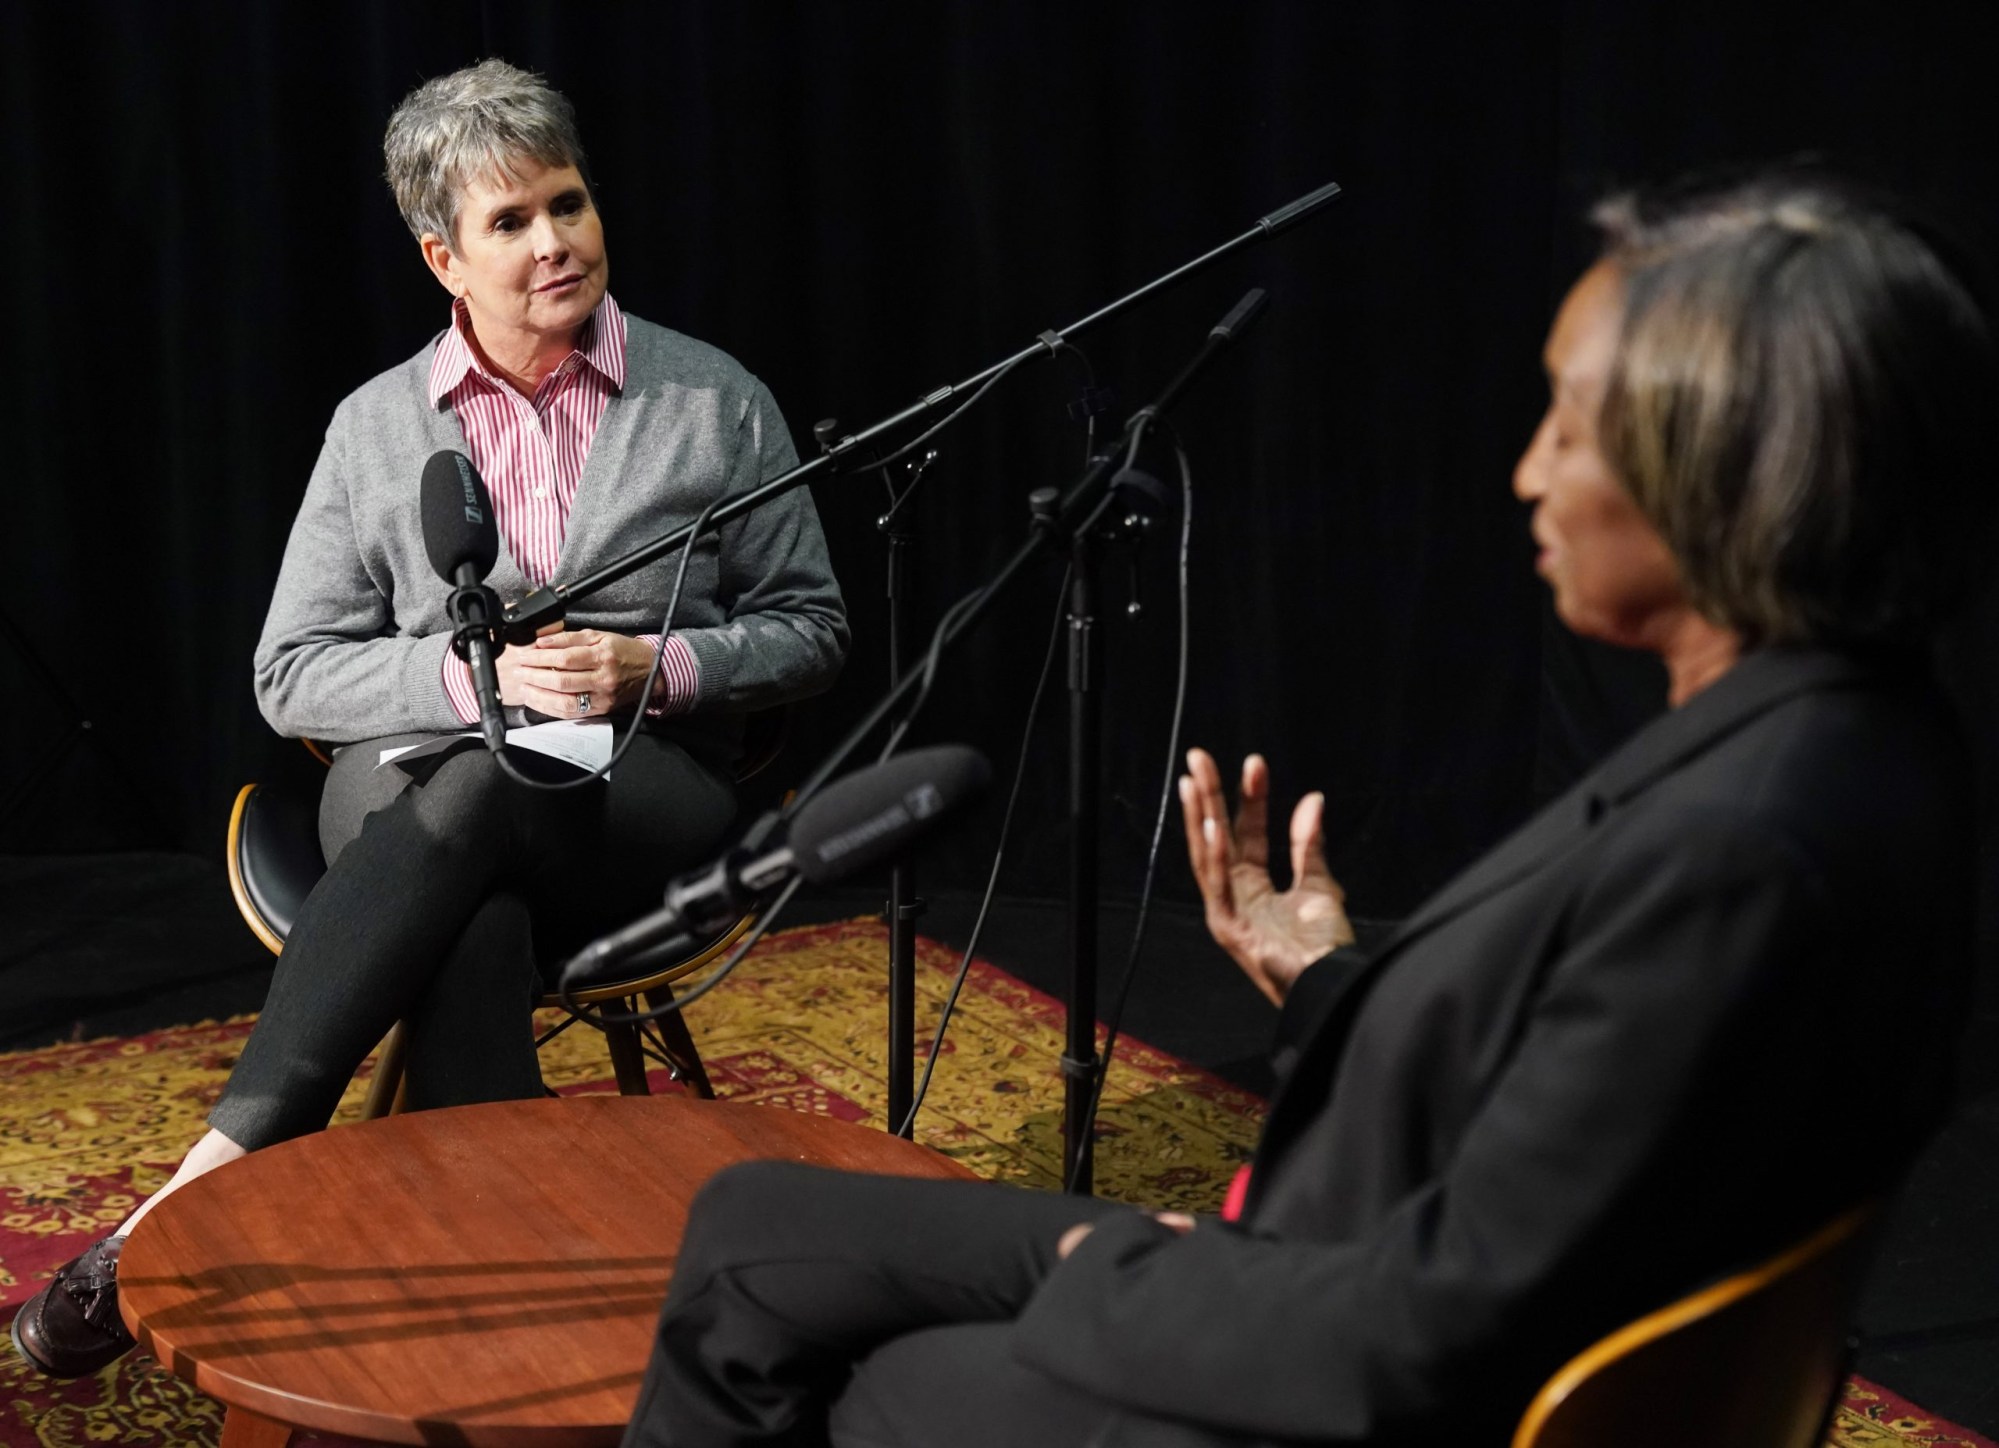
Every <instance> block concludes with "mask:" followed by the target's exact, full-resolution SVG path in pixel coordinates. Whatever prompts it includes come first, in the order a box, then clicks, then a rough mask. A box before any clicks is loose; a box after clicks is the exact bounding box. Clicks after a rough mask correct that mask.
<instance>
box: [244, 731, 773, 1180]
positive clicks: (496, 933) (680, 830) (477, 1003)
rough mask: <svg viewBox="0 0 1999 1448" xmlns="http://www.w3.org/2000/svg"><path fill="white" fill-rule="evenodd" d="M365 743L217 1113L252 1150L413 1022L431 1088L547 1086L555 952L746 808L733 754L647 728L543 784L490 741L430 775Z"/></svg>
mask: <svg viewBox="0 0 1999 1448" xmlns="http://www.w3.org/2000/svg"><path fill="white" fill-rule="evenodd" d="M425 737H428V736H424V735H407V736H395V737H391V738H387V739H377V740H370V741H368V742H367V743H364V744H355V745H350V746H348V747H347V748H345V749H343V750H341V751H340V753H339V754H338V755H336V756H335V759H334V762H333V768H332V769H331V771H330V772H329V774H328V778H327V782H326V793H325V795H324V797H323V798H322V801H321V805H320V841H321V844H322V846H324V848H325V852H326V856H327V859H328V860H329V861H330V864H329V866H328V868H327V871H326V874H325V875H324V876H323V877H322V878H321V879H320V882H319V884H318V885H317V886H316V887H315V888H314V889H313V892H312V894H311V895H310V896H309V897H308V898H307V900H306V902H305V904H304V906H303V907H302V908H301V909H300V911H299V916H298V919H297V921H296V922H294V924H293V927H292V932H291V935H290V937H289V938H288V939H287V940H286V942H285V949H284V953H283V954H282V955H281V956H279V957H278V964H277V970H276V973H275V974H274V975H273V977H272V980H271V989H270V993H269V995H268V996H267V997H266V999H265V1002H264V1009H263V1014H262V1015H261V1017H260V1018H259V1019H258V1022H257V1026H256V1029H255V1030H254V1031H252V1032H251V1034H250V1039H249V1041H248V1042H247V1043H246V1044H245V1046H244V1049H243V1055H242V1059H241V1060H240V1061H238V1063H237V1065H236V1069H235V1070H234V1071H233V1072H232V1073H231V1075H230V1077H229V1084H228V1085H227V1087H225V1088H224V1091H223V1094H222V1099H221V1100H220V1101H219V1102H217V1104H216V1106H215V1109H214V1110H213V1111H212V1112H210V1113H209V1117H208V1122H209V1125H210V1126H212V1127H214V1128H215V1129H216V1130H218V1131H220V1132H221V1133H222V1134H223V1135H225V1136H227V1137H228V1138H229V1139H230V1140H231V1141H234V1142H236V1143H237V1144H238V1145H240V1146H243V1147H246V1148H248V1149H250V1150H256V1149H258V1148H260V1147H265V1146H269V1145H271V1144H272V1143H274V1142H278V1141H284V1140H287V1139H288V1138H291V1137H294V1136H302V1135H304V1134H305V1133H307V1132H310V1131H317V1130H320V1129H321V1128H323V1127H324V1126H325V1125H326V1123H327V1121H328V1120H329V1119H330V1118H331V1117H332V1115H333V1109H334V1107H335V1106H337V1105H338V1104H339V1101H340V1095H341V1092H342V1091H343V1090H344V1089H345V1087H346V1084H347V1082H348V1080H349V1079H350V1078H351V1077H352V1076H353V1074H354V1069H355V1067H356V1066H358V1065H359V1064H360V1063H361V1061H362V1059H363V1058H364V1057H365V1056H366V1055H367V1054H368V1052H369V1051H370V1050H372V1049H373V1048H374V1046H375V1044H376V1043H377V1042H378V1041H380V1040H381V1038H382V1036H383V1035H384V1034H386V1032H387V1031H388V1029H389V1027H390V1026H391V1025H393V1024H394V1023H395V1022H397V1021H398V1020H402V1021H407V1022H408V1024H409V1054H408V1063H407V1067H406V1071H407V1075H406V1078H405V1079H406V1082H407V1087H406V1090H407V1099H408V1102H409V1104H410V1105H411V1106H413V1107H426V1106H446V1105H461V1104H465V1103H468V1102H474V1101H505V1100H519V1099H524V1098H529V1097H534V1096H538V1095H540V1094H541V1089H542V1087H541V1073H540V1070H539V1069H538V1067H537V1066H536V1064H535V1053H534V1033H533V1026H532V1023H531V1020H530V1017H529V1008H530V1006H531V1004H532V1003H533V1001H534V1000H535V999H536V998H537V996H538V995H539V994H540V991H541V988H542V983H541V976H540V972H539V970H538V968H537V959H538V958H540V959H545V960H549V961H551V962H554V961H556V960H558V959H559V958H560V956H559V954H558V952H562V953H566V952H567V951H570V950H573V949H575V948H576V946H578V945H580V944H582V943H583V942H584V941H586V940H588V939H590V938H592V937H593V936H594V935H596V934H598V933H601V932H603V931H605V930H608V929H611V928H613V927H615V926H617V925H621V924H623V923H625V921H627V920H628V919H630V918H631V917H633V916H635V915H638V914H640V913H642V912H644V911H646V910H649V909H651V908H653V907H654V906H656V905H657V904H658V903H659V895H660V890H661V888H662V887H663V886H664V885H665V883H666V880H667V877H668V876H669V875H670V874H672V873H673V872H674V871H676V870H680V869H684V868H686V867H688V866H690V865H694V864H697V863H699V862H700V861H701V860H703V859H704V858H706V857H707V856H708V855H710V854H711V853H713V852H714V850H715V849H716V848H717V847H718V846H719V845H720V844H721V842H722V839H723V837H724V836H725V835H726V834H727V832H728V829H729V826H730V824H731V823H732V821H733V820H734V818H735V814H736V791H735V784H734V782H733V781H732V780H731V779H730V777H729V775H728V773H727V772H726V771H725V770H724V769H722V768H721V767H720V766H719V765H713V764H707V763H703V762H701V761H700V760H697V759H696V758H694V757H693V756H692V755H690V754H689V753H688V752H687V751H686V750H684V749H682V748H681V747H680V746H679V745H678V744H676V743H673V742H671V741H670V740H667V739H663V738H660V737H658V736H655V735H641V736H640V737H639V738H638V739H637V740H635V741H634V742H633V745H632V748H631V750H630V751H629V752H628V753H627V754H626V755H625V757H624V758H623V759H622V760H620V761H619V762H618V766H617V768H616V769H614V770H613V771H612V773H611V778H610V779H609V781H607V782H601V783H597V784H593V785H590V786H588V787H586V788H582V789H574V790H563V791H560V792H550V791H545V790H531V789H528V788H526V787H524V786H522V785H520V784H518V783H517V782H515V781H513V780H511V779H508V778H507V777H506V776H505V775H503V774H501V773H500V770H499V767H498V766H497V765H496V764H494V762H493V760H492V759H491V757H490V756H489V755H487V754H486V753H485V751H484V750H470V751H467V752H464V753H460V754H455V755H452V756H451V757H449V758H447V759H446V760H445V761H444V762H443V763H442V764H441V765H439V766H437V768H436V770H435V772H434V773H432V774H430V775H429V776H428V777H427V778H425V779H424V780H423V782H422V783H414V782H412V781H411V777H410V775H409V774H407V773H406V772H405V771H403V770H402V769H401V768H399V767H397V766H396V765H394V764H391V765H389V766H387V767H386V768H383V769H379V770H378V769H376V768H375V764H376V761H377V760H378V759H379V757H380V752H381V750H383V749H385V748H392V747H394V746H396V745H398V744H404V743H414V742H416V741H417V740H419V739H422V738H425Z"/></svg>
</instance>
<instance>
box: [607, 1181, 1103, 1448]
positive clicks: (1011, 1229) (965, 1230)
mask: <svg viewBox="0 0 1999 1448" xmlns="http://www.w3.org/2000/svg"><path fill="white" fill-rule="evenodd" d="M1132 1210H1134V1208H1131V1207H1125V1206H1118V1205H1115V1204H1112V1203H1107V1202H1100V1201H1096V1200H1093V1199H1090V1198H1082V1197H1069V1196H1060V1195H1057V1194H1054V1193H1051V1192H1032V1191H1026V1190H1023V1189H1021V1188H1018V1187H1008V1186H999V1185H996V1184H993V1183H988V1182H950V1181H922V1180H912V1179H908V1178H901V1177H875V1176H863V1175H858V1174H854V1173H848V1172H836V1171H828V1170H825V1169H822V1168H817V1167H805V1166H797V1165H793V1164H790V1163H778V1162H752V1163H749V1164H746V1165H743V1166H737V1167H732V1168H730V1169H729V1170H727V1171H724V1172H722V1173H720V1174H718V1175H717V1176H716V1177H715V1178H714V1179H713V1180H711V1181H710V1182H709V1183H708V1185H707V1186H706V1187H704V1188H703V1189H702V1191H701V1194H700V1195H699V1196H698V1197H696V1198H695V1200H694V1204H693V1207H692V1208H691V1210H690V1213H689V1217H688V1223H687V1235H686V1237H685V1239H684V1241H683V1242H682V1245H681V1250H680V1257H679V1260H678V1261H677V1262H676V1263H675V1265H674V1273H673V1284H672V1286H671V1288H670V1289H669V1290H668V1293H667V1300H666V1308H665V1310H664V1312H663V1313H662V1314H661V1316H660V1324H659V1335H658V1338H657V1340H656V1341H655V1343H654V1347H653V1355H652V1361H651V1364H650V1366H649V1367H648V1368H647V1371H646V1378H645V1383H644V1386H643V1387H642V1388H641V1389H640V1391H639V1400H638V1407H637V1409H636V1411H635V1412H634V1414H633V1417H632V1423H631V1427H630V1428H629V1429H628V1430H627V1431H626V1434H625V1439H624V1443H625V1448H721V1445H725V1444H726V1445H749V1444H783V1445H786V1448H802V1445H806V1444H812V1445H824V1444H827V1443H832V1444H837V1445H841V1448H943V1445H950V1448H999V1445H1016V1448H1018V1445H1034V1448H1060V1445H1069V1444H1075V1445H1081V1444H1085V1443H1088V1442H1089V1441H1090V1440H1091V1439H1092V1438H1093V1437H1095V1436H1097V1434H1098V1433H1099V1432H1100V1431H1101V1430H1102V1429H1103V1427H1104V1425H1105V1424H1106V1423H1107V1422H1108V1421H1109V1420H1110V1418H1111V1417H1112V1415H1113V1413H1114V1411H1115V1410H1114V1409H1113V1408H1112V1407H1111V1406H1110V1405H1108V1404H1105V1403H1103V1402H1100V1401H1098V1400H1096V1399H1094V1398H1092V1397H1090V1396H1089V1395H1088V1394H1085V1393H1083V1392H1080V1391H1078V1390H1077V1389H1075V1388H1072V1387H1070V1386H1068V1385H1067V1384H1065V1383H1062V1382H1059V1381H1057V1380H1056V1379H1054V1378H1051V1377H1049V1376H1047V1375H1046V1374H1044V1373H1041V1372H1038V1371H1036V1370H1034V1369H1031V1368H1028V1367H1026V1366H1024V1365H1022V1364H1020V1363H1018V1362H1016V1361H1015V1360H1014V1358H1013V1354H1012V1351H1011V1343H1012V1339H1013V1336H1014V1332H1015V1327H1014V1322H1013V1319H1014V1317H1015V1315H1016V1314H1017V1313H1018V1312H1019V1311H1020V1310H1021V1308H1022V1307H1023V1306H1024V1305H1025V1304H1026V1302H1027V1300H1028V1298H1029V1297H1031V1296H1032V1295H1033V1293H1034V1290H1035V1288H1036V1287H1037V1286H1039V1285H1040V1283H1041V1281H1042V1279H1043V1278H1044V1277H1046V1276H1047V1274H1048V1273H1049V1271H1050V1270H1051V1269H1052V1268H1053V1267H1054V1265H1055V1262H1056V1255H1055V1246H1056V1243H1057V1241H1059V1240H1060V1238H1061V1236H1062V1233H1063V1232H1064V1231H1066V1230H1067V1229H1068V1228H1070V1227H1072V1226H1074V1225H1075V1224H1076V1223H1078V1222H1083V1221H1093V1220H1096V1219H1097V1218H1100V1217H1103V1216H1105V1215H1108V1214H1110V1213H1113V1212H1129V1211H1132Z"/></svg>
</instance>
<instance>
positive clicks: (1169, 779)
mask: <svg viewBox="0 0 1999 1448" xmlns="http://www.w3.org/2000/svg"><path fill="white" fill-rule="evenodd" d="M1154 426H1156V427H1159V428H1162V429H1163V430H1164V431H1165V432H1166V433H1167V435H1168V436H1169V437H1170V438H1171V439H1172V443H1173V456H1174V458H1175V459H1176V460H1177V461H1178V463H1179V466H1180V560H1179V574H1180V580H1179V581H1180V648H1179V655H1180V657H1179V668H1178V674H1177V677H1176V679H1175V681H1174V685H1173V722H1172V724H1171V725H1170V726H1169V727H1168V729H1167V738H1166V780H1165V783H1164V785H1163V786H1162V788H1161V789H1160V793H1159V812H1158V814H1157V815H1156V816H1155V817H1154V818H1153V822H1152V844H1151V847H1150V849H1149V850H1148V851H1147V852H1146V859H1145V883H1144V884H1143V886H1141V887H1140V890H1139V895H1138V919H1137V921H1136V922H1135V923H1134V924H1133V926H1132V932H1131V947H1130V949H1129V950H1128V951H1127V952H1126V954H1125V961H1124V975H1123V978H1122V979H1121V980H1119V982H1118V993H1117V1001H1116V1003H1115V1004H1114V1005H1113V1006H1112V1007H1111V1013H1110V1015H1109V1017H1108V1018H1107V1019H1106V1021H1105V1029H1104V1049H1103V1053H1102V1058H1101V1059H1100V1060H1099V1061H1098V1063H1097V1067H1096V1070H1095V1072H1094V1073H1093V1074H1094V1075H1095V1077H1096V1080H1095V1082H1094V1083H1093V1084H1092V1086H1091V1088H1090V1109H1089V1111H1088V1112H1087V1113H1085V1115H1084V1117H1083V1120H1082V1121H1081V1122H1079V1123H1077V1125H1076V1127H1075V1132H1076V1135H1075V1137H1074V1139H1075V1140H1078V1141H1087V1140H1089V1139H1090V1134H1091V1133H1092V1132H1094V1131H1095V1130H1096V1125H1097V1108H1098V1107H1099V1106H1101V1105H1102V1104H1103V1099H1104V1082H1105V1081H1106V1080H1108V1079H1109V1078H1110V1072H1111V1057H1112V1055H1113V1053H1115V1052H1116V1050H1117V1042H1118V1026H1119V1023H1120V1022H1121V1021H1122V1020H1123V1019H1124V1008H1125V1002H1126V1001H1127V1000H1128V999H1129V998H1130V996H1131V983H1132V980H1133V979H1134V978H1135V977H1136V975H1137V973H1138V957H1139V951H1140V949H1141V947H1142V946H1143V945H1144V943H1145V926H1146V922H1147V920H1148V919H1149V917H1150V914H1151V909H1152V891H1153V886H1154V885H1155V884H1156V883H1157V881H1158V878H1159V846H1160V842H1161V840H1162V839H1164V837H1165V832H1166V816H1167V813H1168V811H1169V809H1170V808H1171V805H1172V801H1173V796H1174V794H1175V793H1176V791H1175V789H1174V781H1175V780H1176V779H1178V778H1179V776H1180V772H1181V762H1180V728H1181V723H1182V721H1183V719H1184V717H1185V714H1186V708H1187V655H1188V634H1189V627H1188V624H1189V619H1188V603H1187V593H1188V588H1187V575H1188V567H1187V560H1188V554H1189V551H1190V550H1189V543H1190V541H1191V539H1192V536H1193V524H1194V470H1193V467H1192V466H1191V465H1190V464H1189V462H1188V460H1187V449H1186V445H1185V444H1184V443H1183V442H1182V441H1181V439H1180V434H1179V431H1178V430H1177V429H1176V428H1174V427H1173V425H1172V424H1171V423H1169V422H1166V421H1165V420H1163V419H1160V420H1157V421H1155V423H1154ZM1135 452H1136V450H1135V449H1134V453H1135ZM1126 466H1130V458H1129V457H1127V459H1126ZM1089 1159H1090V1157H1089V1155H1088V1154H1087V1153H1085V1152H1080V1151H1079V1152H1077V1153H1076V1164H1075V1167H1074V1168H1073V1169H1072V1170H1071V1172H1070V1174H1069V1180H1068V1181H1067V1182H1066V1183H1065V1184H1064V1188H1065V1190H1067V1191H1070V1192H1073V1191H1075V1190H1076V1188H1077V1186H1078V1185H1079V1184H1080V1183H1081V1181H1082V1179H1083V1164H1084V1163H1085V1162H1087V1161H1089Z"/></svg>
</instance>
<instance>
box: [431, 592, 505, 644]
mask: <svg viewBox="0 0 1999 1448" xmlns="http://www.w3.org/2000/svg"><path fill="white" fill-rule="evenodd" d="M444 607H445V612H446V613H448V614H449V615H450V617H451V621H452V624H453V627H452V630H451V652H453V653H454V654H456V655H458V657H459V658H461V659H464V660H466V661H467V662H468V663H469V662H470V661H471V652H470V651H471V647H472V641H473V640H474V639H480V638H482V639H484V640H485V641H486V644H487V646H488V647H493V646H495V644H496V642H497V641H496V640H495V639H494V637H493V632H494V629H493V626H494V624H495V622H496V621H497V620H498V619H499V617H500V595H499V594H497V593H495V592H493V590H492V589H490V588H488V587H487V586H486V585H485V584H483V583H468V584H463V585H461V586H460V587H457V588H454V589H452V590H451V596H450V597H449V598H447V599H446V600H445V604H444Z"/></svg>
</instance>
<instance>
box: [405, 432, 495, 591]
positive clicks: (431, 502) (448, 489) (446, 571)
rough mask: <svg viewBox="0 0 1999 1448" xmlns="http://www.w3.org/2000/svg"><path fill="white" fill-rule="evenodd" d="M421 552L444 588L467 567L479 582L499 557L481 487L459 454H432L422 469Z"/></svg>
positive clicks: (488, 502)
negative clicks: (435, 571) (463, 565)
mask: <svg viewBox="0 0 1999 1448" xmlns="http://www.w3.org/2000/svg"><path fill="white" fill-rule="evenodd" d="M423 551H424V552H425V553H427V554H429V555H430V566H431V567H432V568H435V569H436V570H437V576H438V577H440V578H442V579H443V580H444V581H445V582H447V583H456V582H457V581H458V566H459V565H460V564H461V563H470V564H472V565H473V566H474V567H475V568H476V569H477V570H478V574H479V577H481V578H484V577H485V576H486V575H487V574H488V573H491V572H492V571H493V564H494V563H496V562H497V561H498V560H499V557H500V528H499V525H498V524H497V523H496V522H495V521H494V520H493V501H492V499H491V498H489V497H487V496H486V485H485V483H484V482H482V481H481V480H480V478H479V473H478V470H477V469H476V468H474V467H473V466H472V460H471V459H470V458H468V457H466V456H465V454H464V453H461V452H452V451H450V450H449V449H446V450H445V451H444V452H437V453H432V454H431V455H430V461H429V462H427V463H425V464H424V465H423Z"/></svg>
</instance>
